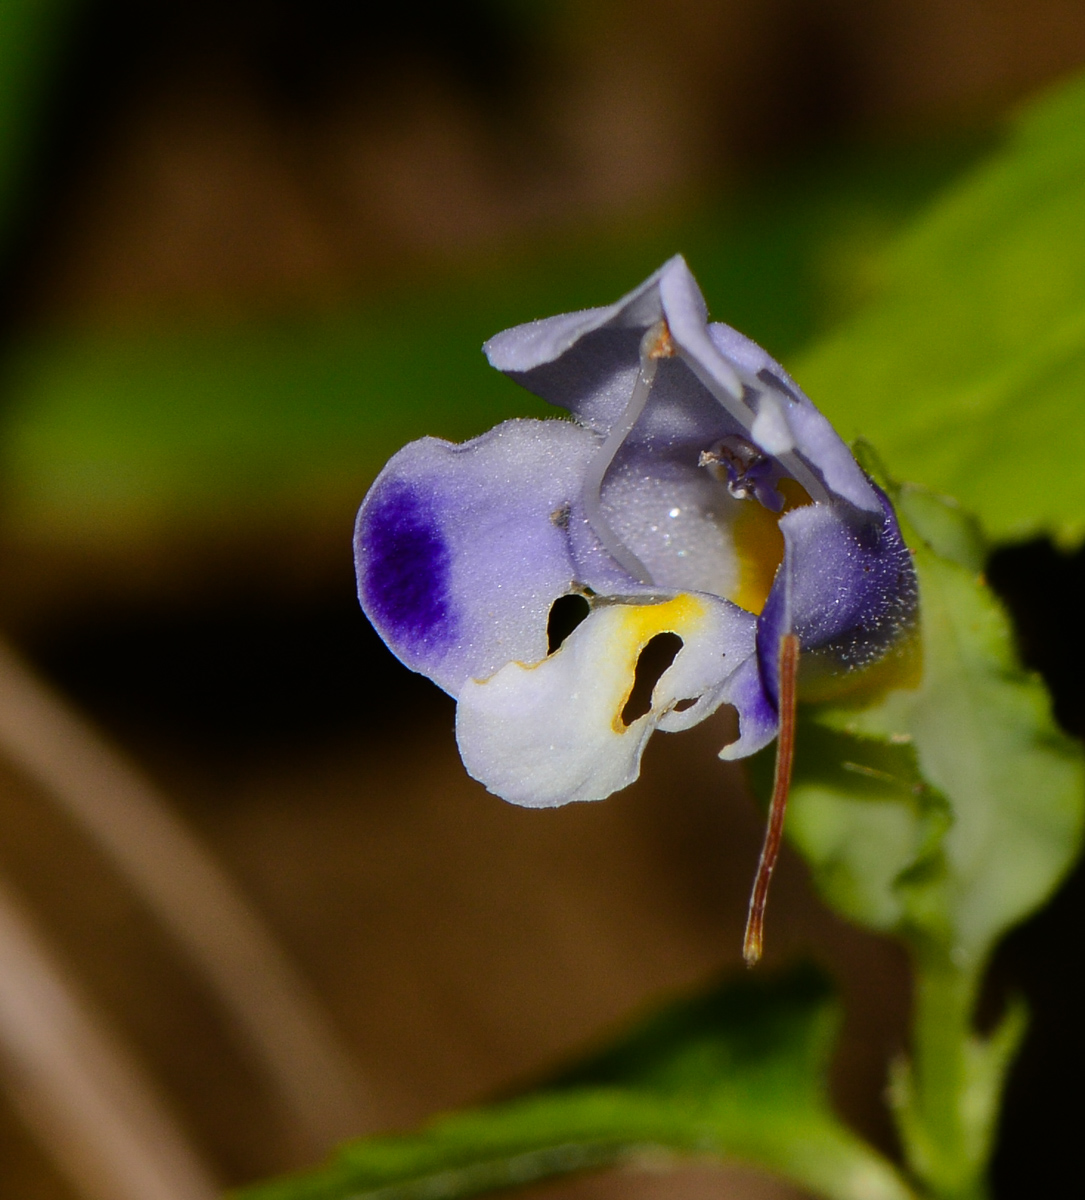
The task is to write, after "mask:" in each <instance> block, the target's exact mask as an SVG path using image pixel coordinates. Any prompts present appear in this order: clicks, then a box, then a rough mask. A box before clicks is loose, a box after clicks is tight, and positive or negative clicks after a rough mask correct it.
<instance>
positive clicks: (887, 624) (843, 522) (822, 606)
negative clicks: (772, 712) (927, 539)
mask: <svg viewBox="0 0 1085 1200" xmlns="http://www.w3.org/2000/svg"><path fill="white" fill-rule="evenodd" d="M878 494H879V496H880V493H878ZM880 498H881V503H882V505H883V511H882V515H881V518H880V519H879V518H877V517H873V516H870V515H869V514H867V513H865V512H857V511H856V510H855V509H853V508H850V507H849V506H848V505H844V504H812V505H806V506H804V507H802V508H797V509H794V510H793V511H792V512H790V513H788V514H787V515H786V516H784V517H782V518H781V520H780V529H781V530H782V532H783V535H784V543H785V551H784V561H783V564H782V566H781V569H780V571H779V572H778V574H777V578H776V581H775V583H774V584H773V588H772V591H771V593H770V595H769V599H768V602H767V603H766V605H765V609H764V612H763V613H762V614H761V617H760V619H759V621H758V632H757V653H758V659H759V662H760V668H761V676H762V679H763V680H764V683H765V689H766V692H767V694H768V695H769V697H770V699H771V701H772V703H773V705H775V704H776V698H777V695H778V671H779V645H780V638H781V637H782V636H783V634H785V633H795V634H797V635H798V637H799V642H800V645H801V647H802V652H803V658H802V668H801V669H802V679H803V682H804V684H806V685H811V684H815V683H817V684H821V683H822V682H824V681H825V680H826V679H828V678H830V677H833V678H837V679H841V678H843V677H846V676H853V675H856V674H858V673H860V672H862V671H864V670H866V669H867V668H869V667H871V666H873V665H874V664H876V663H878V662H881V661H883V660H884V659H885V658H886V656H887V655H888V654H889V653H890V651H892V650H893V649H894V648H901V647H903V646H904V644H905V643H906V642H907V640H908V635H909V633H910V631H911V630H912V628H913V625H914V622H915V616H916V611H917V605H918V585H917V583H916V577H915V570H914V568H913V566H912V559H911V555H910V553H909V551H908V548H907V546H906V545H905V544H904V539H903V538H902V537H901V533H900V528H899V526H898V525H897V521H896V518H895V517H894V515H893V511H892V509H891V507H890V505H889V501H888V500H886V499H885V498H884V496H881V497H880Z"/></svg>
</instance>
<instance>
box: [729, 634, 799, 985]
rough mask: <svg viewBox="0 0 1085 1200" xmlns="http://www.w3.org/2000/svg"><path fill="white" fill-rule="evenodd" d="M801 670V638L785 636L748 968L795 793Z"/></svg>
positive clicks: (757, 954) (746, 944)
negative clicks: (793, 780)
mask: <svg viewBox="0 0 1085 1200" xmlns="http://www.w3.org/2000/svg"><path fill="white" fill-rule="evenodd" d="M798 671H799V639H798V638H797V637H796V636H795V635H794V634H793V633H785V634H784V636H783V637H782V638H781V639H780V732H779V734H778V735H777V739H776V777H775V779H774V780H773V784H772V799H771V801H770V802H769V820H768V825H767V827H766V829H765V841H764V844H763V845H762V847H761V858H760V860H759V862H758V864H757V875H756V877H755V879H754V885H753V892H752V894H751V896H750V911H749V913H748V915H747V917H746V936H745V937H744V938H743V941H742V957H743V959H744V960H745V962H746V966H748V967H752V966H756V964H757V963H758V962H760V960H761V952H762V950H763V949H764V944H765V905H766V904H768V899H769V884H770V883H771V882H772V873H773V871H775V870H776V860H777V859H778V858H779V857H780V843H781V842H782V841H783V836H784V814H785V813H786V811H787V795H788V792H789V791H790V790H791V765H792V763H793V762H794V761H795V684H796V680H797V677H798Z"/></svg>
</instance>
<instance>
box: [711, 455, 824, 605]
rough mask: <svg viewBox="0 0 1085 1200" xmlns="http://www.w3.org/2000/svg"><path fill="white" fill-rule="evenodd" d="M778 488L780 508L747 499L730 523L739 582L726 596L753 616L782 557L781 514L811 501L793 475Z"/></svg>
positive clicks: (763, 600)
mask: <svg viewBox="0 0 1085 1200" xmlns="http://www.w3.org/2000/svg"><path fill="white" fill-rule="evenodd" d="M777 488H778V490H779V492H780V494H781V495H782V496H783V498H784V507H783V508H782V509H781V511H780V512H778V513H774V512H771V511H770V510H769V509H767V508H765V506H764V505H762V504H758V503H757V501H756V500H748V501H746V503H744V504H743V505H742V507H741V509H740V510H739V513H738V516H737V517H736V518H735V520H734V523H733V524H732V526H731V537H732V539H733V541H734V547H735V554H736V556H737V558H738V585H737V586H736V587H735V589H734V591H733V592H732V593H731V594H730V595H729V596H728V597H727V599H728V600H730V601H732V602H733V603H735V604H737V605H738V606H739V608H744V609H745V610H746V611H747V612H751V613H753V614H754V615H755V616H760V615H761V611H762V610H763V609H764V607H765V602H766V601H767V600H768V598H769V592H770V591H771V590H772V581H773V580H774V579H775V578H776V571H777V569H778V568H779V566H780V563H782V562H783V561H784V535H783V534H782V533H781V532H780V518H781V517H782V516H783V515H784V513H789V512H791V510H792V509H793V508H800V507H801V506H802V505H804V504H810V503H812V501H811V499H810V497H809V495H808V494H807V492H806V489H805V488H804V487H803V486H802V484H801V483H796V482H795V480H794V479H781V480H780V482H779V484H778V485H777Z"/></svg>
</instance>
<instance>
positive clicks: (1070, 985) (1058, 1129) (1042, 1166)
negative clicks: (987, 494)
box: [988, 541, 1085, 1200]
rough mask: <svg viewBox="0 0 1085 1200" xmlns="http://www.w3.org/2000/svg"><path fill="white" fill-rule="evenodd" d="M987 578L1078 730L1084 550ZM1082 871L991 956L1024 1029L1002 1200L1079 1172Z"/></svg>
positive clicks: (1010, 1096)
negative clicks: (1020, 1006)
mask: <svg viewBox="0 0 1085 1200" xmlns="http://www.w3.org/2000/svg"><path fill="white" fill-rule="evenodd" d="M988 579H989V580H990V583H991V585H992V587H993V588H994V589H995V591H996V592H998V594H999V596H1000V597H1001V598H1002V600H1003V601H1004V602H1005V603H1006V605H1007V607H1008V608H1009V609H1010V612H1011V613H1012V615H1013V619H1014V624H1015V626H1016V629H1017V636H1018V642H1019V647H1020V650H1021V654H1022V657H1023V658H1024V661H1025V663H1026V665H1027V666H1029V667H1031V668H1032V669H1033V670H1036V671H1039V672H1040V673H1041V674H1042V675H1043V677H1044V680H1045V681H1046V682H1047V685H1048V686H1049V687H1050V689H1051V692H1052V695H1053V697H1054V705H1055V713H1056V716H1057V717H1058V719H1059V722H1060V724H1061V725H1062V726H1063V728H1065V729H1066V730H1068V731H1069V732H1070V733H1073V734H1076V735H1078V736H1080V735H1081V733H1082V732H1083V730H1085V691H1083V688H1082V676H1083V671H1085V626H1083V624H1082V621H1081V613H1082V611H1083V610H1085V550H1079V551H1078V552H1077V553H1076V554H1071V555H1068V554H1062V553H1060V552H1059V551H1058V550H1056V549H1055V547H1054V546H1053V545H1052V544H1051V543H1050V542H1048V541H1034V542H1029V543H1027V544H1025V545H1022V546H1011V547H1008V548H1006V549H1002V550H999V551H997V552H996V553H995V554H994V555H993V556H992V558H991V561H990V563H989V566H988ZM1083 926H1085V870H1083V867H1082V864H1081V863H1079V864H1078V866H1077V868H1076V870H1075V871H1074V873H1073V874H1072V875H1071V876H1070V878H1069V879H1067V880H1066V882H1065V883H1064V884H1063V885H1062V887H1061V888H1060V889H1059V891H1058V893H1057V894H1056V895H1055V898H1054V900H1053V901H1052V902H1051V903H1050V904H1049V905H1047V906H1046V907H1045V908H1044V909H1043V911H1042V912H1040V913H1038V914H1037V915H1036V916H1035V917H1033V918H1032V919H1031V920H1029V921H1026V922H1025V924H1023V925H1021V926H1020V927H1019V928H1017V929H1015V930H1014V931H1013V932H1012V933H1011V934H1010V935H1009V937H1007V938H1006V940H1005V941H1004V942H1003V943H1002V945H1001V946H1000V947H999V949H998V951H997V953H996V956H995V961H994V964H993V966H992V971H991V978H992V990H993V991H995V992H996V993H1000V994H1002V995H1006V994H1018V995H1022V996H1024V998H1025V1000H1026V1001H1027V1003H1028V1006H1029V1012H1030V1024H1029V1032H1028V1034H1027V1037H1026V1039H1025V1045H1024V1049H1023V1050H1022V1052H1021V1055H1020V1057H1019V1058H1018V1060H1017V1062H1016V1063H1015V1065H1014V1067H1013V1070H1012V1072H1011V1075H1010V1083H1009V1088H1008V1091H1007V1093H1006V1102H1005V1107H1004V1109H1003V1114H1002V1124H1001V1129H1000V1133H999V1139H998V1149H997V1152H996V1154H995V1160H994V1191H995V1195H996V1196H998V1197H1004V1198H1005V1200H1011V1198H1013V1200H1016V1198H1017V1197H1021V1196H1043V1195H1059V1194H1062V1193H1064V1192H1065V1190H1066V1188H1067V1184H1068V1181H1069V1180H1072V1179H1074V1178H1076V1177H1077V1175H1078V1174H1079V1172H1080V1164H1079V1158H1080V1154H1079V1148H1078V1141H1077V1139H1078V1136H1079V1133H1078V1131H1079V1127H1080V1124H1081V1120H1080V1113H1081V1101H1080V1095H1081V1079H1082V1076H1083V1075H1085V1033H1083V1029H1082V1021H1081V1015H1082V1013H1083V1012H1085V968H1083V966H1082V957H1081V931H1082V928H1083Z"/></svg>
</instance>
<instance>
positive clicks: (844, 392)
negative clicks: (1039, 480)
mask: <svg viewBox="0 0 1085 1200" xmlns="http://www.w3.org/2000/svg"><path fill="white" fill-rule="evenodd" d="M1083 126H1085V77H1078V78H1076V79H1074V80H1073V81H1071V82H1070V83H1069V84H1065V85H1063V86H1062V87H1061V88H1059V89H1057V90H1056V91H1054V92H1052V93H1051V94H1049V95H1047V96H1046V97H1044V98H1043V99H1041V100H1040V101H1039V102H1038V103H1037V104H1035V105H1033V106H1032V107H1031V108H1030V109H1029V110H1027V111H1026V112H1025V113H1024V114H1023V115H1022V116H1021V117H1020V119H1019V120H1018V122H1017V123H1016V125H1015V127H1014V129H1013V131H1012V135H1011V137H1010V138H1009V139H1008V141H1007V143H1006V145H1005V147H1004V148H1003V150H1002V151H1001V152H1000V153H999V154H997V155H995V156H994V157H992V159H991V160H990V161H988V162H986V163H984V164H983V165H981V166H979V167H977V168H976V169H975V170H974V171H973V172H972V173H971V174H970V175H969V176H968V177H967V178H966V179H965V180H964V181H962V182H961V183H959V184H957V185H956V186H954V187H953V188H951V189H950V191H949V192H948V193H947V194H946V195H945V196H944V198H943V199H942V200H941V201H939V202H938V203H936V204H935V205H933V206H932V207H931V208H930V209H929V210H928V212H927V213H926V214H924V215H923V216H922V217H920V218H919V219H918V220H917V221H916V222H915V223H914V225H913V227H912V228H911V230H910V232H908V233H907V234H906V235H904V236H903V237H902V238H901V239H900V240H899V241H898V243H897V244H896V245H895V246H894V247H893V248H892V250H891V251H890V252H889V253H888V255H887V256H886V259H885V262H884V268H883V272H882V274H883V286H882V291H881V294H880V296H879V298H878V299H877V300H875V301H874V302H872V303H871V304H870V305H869V307H868V308H867V309H866V310H865V311H864V312H863V314H862V315H861V316H859V317H858V318H856V319H855V320H854V321H852V322H850V323H848V324H846V325H845V326H844V327H843V328H841V329H840V330H839V331H837V332H836V333H834V334H833V335H832V336H831V337H829V338H828V339H827V340H825V341H824V342H822V343H821V344H820V345H818V346H816V347H815V348H814V349H813V351H812V352H811V353H809V354H807V355H806V356H805V358H804V360H803V361H801V362H800V363H798V364H797V365H796V366H795V368H794V371H795V374H796V377H797V378H798V379H800V380H802V382H803V385H804V387H806V389H807V390H808V391H809V392H810V394H811V395H812V396H813V398H814V400H815V402H816V403H818V404H819V406H820V407H821V408H822V409H823V410H824V411H825V413H826V414H827V415H828V416H829V418H830V419H831V420H832V421H833V422H834V424H836V426H837V428H838V429H840V431H841V432H842V433H844V434H845V435H846V436H848V437H855V436H858V435H860V434H861V435H864V436H868V437H870V438H871V439H872V440H873V441H875V442H876V443H877V445H878V446H879V447H880V449H881V450H882V451H883V452H884V453H885V454H887V455H888V456H889V457H890V458H891V460H892V461H893V463H894V465H895V466H896V467H897V469H898V470H899V471H900V472H901V473H902V474H903V475H904V476H906V477H907V478H909V479H914V480H916V481H918V482H919V483H922V484H925V485H927V486H928V487H931V488H933V489H935V490H937V491H943V492H948V493H950V494H952V495H954V496H957V497H959V498H960V500H961V502H962V503H963V504H964V505H965V506H966V507H967V508H969V509H971V510H973V511H975V512H976V513H977V514H978V515H979V517H980V518H981V520H982V521H983V524H984V526H985V528H986V529H987V530H988V532H989V533H990V534H991V536H992V537H994V538H996V539H1007V538H1022V537H1025V536H1028V535H1033V534H1035V533H1037V532H1043V531H1050V532H1053V533H1054V534H1056V535H1057V536H1058V537H1059V538H1060V539H1061V540H1063V541H1064V542H1075V541H1078V540H1080V539H1081V537H1082V536H1083V535H1085V472H1082V471H1081V469H1080V464H1081V461H1082V458H1083V456H1085V405H1083V404H1082V402H1081V401H1082V397H1083V396H1085V139H1083V138H1082V137H1081V129H1082V128H1083ZM1037 463H1042V464H1043V480H1044V482H1043V486H1039V487H1037V486H1033V484H1032V482H1031V479H1032V476H1033V473H1034V465H1035V464H1037Z"/></svg>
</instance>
